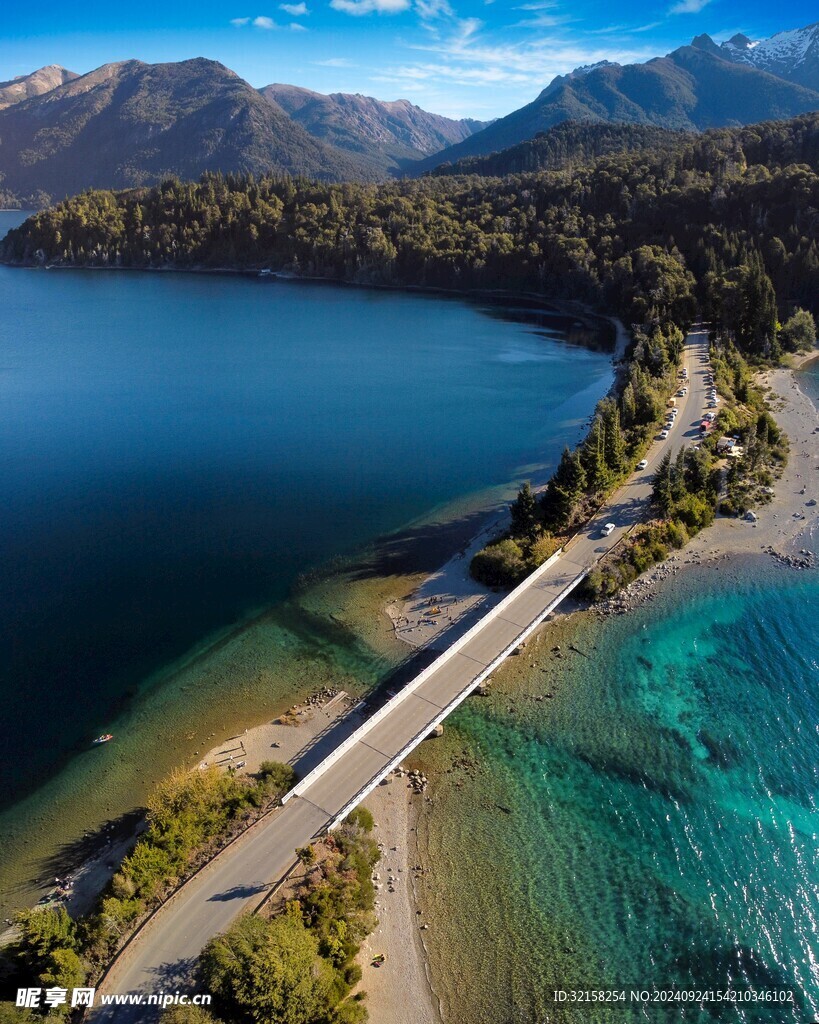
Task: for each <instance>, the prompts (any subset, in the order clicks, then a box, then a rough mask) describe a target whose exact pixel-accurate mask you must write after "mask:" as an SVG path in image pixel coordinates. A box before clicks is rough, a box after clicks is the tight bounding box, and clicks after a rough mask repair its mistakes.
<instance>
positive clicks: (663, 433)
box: [660, 430, 668, 441]
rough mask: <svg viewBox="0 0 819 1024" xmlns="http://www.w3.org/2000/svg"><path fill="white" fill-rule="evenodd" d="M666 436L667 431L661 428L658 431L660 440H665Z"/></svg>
mask: <svg viewBox="0 0 819 1024" xmlns="http://www.w3.org/2000/svg"><path fill="white" fill-rule="evenodd" d="M667 437H668V431H667V430H661V431H660V440H661V441H665V439H666V438H667Z"/></svg>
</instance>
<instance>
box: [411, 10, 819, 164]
mask: <svg viewBox="0 0 819 1024" xmlns="http://www.w3.org/2000/svg"><path fill="white" fill-rule="evenodd" d="M745 40H746V37H744V36H743V37H738V36H734V37H733V38H732V39H731V40H729V41H728V42H727V43H724V44H723V45H722V46H719V45H717V44H716V43H715V42H714V40H713V39H711V37H710V36H707V35H700V36H697V37H696V38H695V39H694V40H693V41H692V43H691V45H690V46H681V47H680V48H679V49H677V50H674V51H672V52H671V53H669V54H668V55H667V56H665V57H655V58H654V59H653V60H649V61H647V62H646V63H645V64H626V65H620V64H613V63H611V62H609V61H604V62H602V63H601V64H598V65H593V66H591V67H585V68H578V69H577V70H576V71H573V72H572V73H571V74H568V75H559V76H558V77H557V78H555V79H554V80H553V81H552V82H551V83H550V84H549V85H548V86H547V87H546V88H545V89H544V90H543V92H541V94H540V95H539V96H538V97H537V98H536V99H535V100H533V101H532V102H531V103H529V104H527V105H526V106H525V107H521V108H520V109H519V110H515V111H513V112H512V113H511V114H508V115H507V116H506V117H502V118H499V119H498V120H497V121H495V122H494V123H493V124H491V125H489V127H487V128H485V129H484V130H483V131H481V132H478V133H477V134H475V135H473V136H471V137H470V138H468V139H466V140H464V141H463V142H460V143H458V144H457V145H455V146H451V147H449V148H448V149H446V150H444V151H442V152H441V153H439V154H437V155H436V156H435V157H433V158H432V159H427V160H425V161H423V162H422V163H421V164H420V165H418V170H421V171H428V170H432V169H433V168H434V167H436V166H438V165H440V164H442V163H454V162H455V161H457V160H462V159H463V158H465V157H475V156H485V155H487V154H489V153H494V152H497V151H499V150H503V149H506V148H508V147H510V146H516V145H518V144H519V143H521V142H524V141H526V140H527V139H531V138H534V136H535V135H537V134H538V132H543V131H545V130H546V129H548V128H551V127H552V126H553V125H556V124H559V123H560V122H561V121H568V120H573V121H588V122H609V123H617V122H627V123H634V124H652V125H656V126H657V127H660V128H670V129H674V130H676V131H703V130H705V129H707V128H719V127H725V126H736V125H742V124H752V123H754V122H755V121H767V120H776V119H779V118H788V117H794V116H796V115H797V114H803V113H806V112H808V111H812V110H819V89H815V88H812V87H811V86H810V85H807V84H803V83H806V82H812V81H816V80H817V79H819V23H816V24H814V25H809V26H807V27H806V28H804V29H800V30H798V31H794V32H782V33H779V34H778V35H776V36H773V37H772V38H771V39H768V40H765V41H764V42H761V43H757V44H753V43H751V42H750V41H747V43H746V42H745ZM757 55H758V56H757ZM797 58H798V59H797Z"/></svg>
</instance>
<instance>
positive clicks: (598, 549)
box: [93, 331, 708, 1024]
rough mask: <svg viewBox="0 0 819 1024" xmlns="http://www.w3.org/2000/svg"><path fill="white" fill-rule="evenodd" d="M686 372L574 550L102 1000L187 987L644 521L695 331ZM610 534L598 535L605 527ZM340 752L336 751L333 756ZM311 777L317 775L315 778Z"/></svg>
mask: <svg viewBox="0 0 819 1024" xmlns="http://www.w3.org/2000/svg"><path fill="white" fill-rule="evenodd" d="M684 365H685V366H687V368H688V370H689V375H690V379H689V382H688V387H689V391H688V395H687V396H686V397H685V398H683V399H678V408H679V414H678V416H677V422H676V423H675V426H674V428H673V430H672V431H671V434H670V436H669V438H668V439H667V440H666V441H659V440H657V441H655V442H654V443H653V444H652V446H651V449H650V451H649V453H648V455H647V459H648V466H647V467H646V468H645V469H644V470H641V471H635V473H634V474H633V475H632V476H631V478H630V479H629V480H628V482H627V483H626V484H625V485H624V486H623V487H622V488H620V490H619V491H618V492H617V493H616V494H615V495H613V496H612V500H611V501H610V502H609V504H608V505H607V506H606V507H605V508H604V509H603V510H602V511H601V512H600V513H599V514H598V515H597V516H595V518H594V519H593V520H592V521H591V522H590V523H589V524H588V526H587V527H586V529H585V530H584V531H583V532H582V533H581V534H579V535H578V536H577V537H576V538H575V539H573V540H572V542H571V543H570V544H569V545H567V550H566V552H565V554H563V555H561V557H560V558H559V559H558V560H557V561H556V562H555V563H554V564H553V565H551V566H550V567H549V569H548V570H547V571H546V572H545V573H544V574H543V575H542V576H541V577H540V578H538V579H536V580H535V581H533V582H531V583H530V584H528V585H527V586H525V587H523V588H521V591H520V593H519V594H518V595H517V596H516V597H515V599H514V600H513V601H512V602H511V603H509V604H508V605H506V606H505V607H504V608H503V610H502V614H498V615H496V616H495V617H494V618H493V617H492V616H491V614H490V615H488V616H487V618H486V620H483V621H484V622H485V624H484V626H482V627H481V628H480V629H479V630H477V631H476V632H475V633H474V634H473V635H472V636H471V637H470V639H469V641H468V642H467V643H466V644H465V645H464V646H463V647H461V648H460V650H458V652H457V653H456V654H454V655H452V656H451V657H449V658H448V660H445V661H443V662H442V663H441V665H440V667H439V668H437V669H435V670H434V671H433V672H432V673H431V674H430V675H429V676H428V677H427V678H426V679H425V680H424V682H423V683H422V684H421V685H419V686H418V687H417V688H416V689H415V690H414V691H413V692H412V694H411V695H410V696H408V697H406V696H405V697H404V699H402V700H401V701H400V702H399V703H397V704H396V706H395V708H394V709H392V710H391V711H390V712H389V713H388V714H387V715H386V716H385V717H383V718H381V719H380V720H379V721H378V722H377V723H376V724H374V725H372V724H368V723H365V724H364V726H362V728H361V729H360V730H359V731H358V732H357V733H355V734H354V736H355V737H356V738H355V740H354V742H352V743H350V744H348V747H347V748H346V749H345V751H344V753H343V754H342V755H341V756H340V757H338V759H337V760H335V762H334V763H333V764H332V766H331V767H329V768H328V769H327V770H326V771H324V772H323V773H320V774H318V775H317V777H316V778H315V780H314V781H312V782H310V783H309V785H308V786H307V788H306V789H305V790H304V792H303V793H301V794H300V795H299V796H297V797H295V798H293V799H291V800H289V801H288V802H287V803H286V804H285V805H284V806H283V807H281V808H280V809H278V810H276V811H274V812H273V813H272V814H271V815H269V816H268V817H266V818H264V819H263V820H262V821H260V822H257V823H256V824H255V825H254V826H253V827H252V828H250V829H249V830H248V831H247V832H246V833H245V834H244V835H243V836H241V837H240V838H239V839H238V840H237V841H236V842H235V843H234V844H232V845H231V846H229V847H228V848H227V849H226V850H224V851H223V852H222V853H221V854H220V855H219V856H218V857H216V858H215V859H214V860H213V861H212V862H211V864H209V865H208V866H207V867H206V868H205V869H204V870H203V871H202V872H200V874H198V875H197V876H195V877H194V878H193V879H192V880H191V881H190V882H188V884H187V885H185V886H184V887H183V888H182V889H181V890H180V892H179V893H178V894H177V895H176V896H174V897H173V898H172V900H171V901H170V902H169V903H168V904H167V905H166V906H165V907H163V908H162V909H161V910H160V911H159V913H158V914H156V915H155V916H154V917H153V918H152V919H151V920H150V921H149V922H148V923H147V925H146V926H145V927H144V928H143V930H142V931H141V932H140V933H138V935H137V936H136V938H135V939H134V940H133V941H132V942H131V944H130V945H129V947H128V948H127V949H126V950H125V952H124V953H123V954H122V955H121V956H120V958H119V959H118V960H117V962H116V963H115V964H114V966H113V967H112V969H111V971H110V972H109V974H108V975H107V977H106V978H105V979H104V981H103V984H102V986H101V988H100V990H99V992H98V995H97V1003H98V1004H99V999H100V993H103V994H110V993H120V994H122V993H151V992H170V993H173V992H175V991H177V990H178V991H182V992H190V991H191V984H190V980H189V976H190V970H191V966H192V965H193V963H194V962H195V960H196V957H197V955H198V954H199V952H200V950H201V949H202V947H203V946H204V945H205V944H206V942H207V941H208V940H209V939H210V938H211V937H212V936H214V935H216V934H218V933H219V932H222V931H224V930H225V929H226V928H227V927H228V926H229V924H230V922H231V921H232V920H233V919H234V918H235V917H236V916H237V915H238V914H239V913H240V912H242V911H244V910H249V909H253V908H255V907H256V906H257V905H258V904H259V903H260V902H261V901H262V900H263V898H264V896H265V894H266V893H267V892H269V890H270V888H271V886H272V885H273V884H275V883H276V882H277V881H278V880H279V879H280V878H281V877H283V876H284V875H285V874H286V873H287V871H288V870H289V869H290V867H291V866H292V864H293V863H294V861H295V853H294V851H295V849H296V847H300V846H306V845H307V844H308V843H310V842H311V841H312V840H314V839H315V838H317V837H318V836H320V835H321V834H322V833H324V832H325V831H326V829H327V828H328V827H329V825H330V824H331V823H332V822H333V821H334V819H335V818H336V817H337V816H338V815H339V813H340V812H341V811H343V810H344V809H345V808H346V807H347V806H348V804H349V803H350V802H351V801H353V800H355V799H356V797H357V795H358V794H360V793H361V792H362V790H364V789H365V788H366V787H367V786H368V785H369V786H371V785H372V784H373V782H374V781H377V780H378V779H379V778H380V777H381V776H382V775H383V774H384V773H385V772H386V771H387V770H388V769H389V767H390V765H391V762H392V761H393V760H394V758H395V757H396V756H397V755H399V754H401V753H402V751H404V752H405V751H406V746H407V744H408V743H409V742H411V741H412V740H413V738H414V737H417V736H420V737H423V736H424V735H426V733H427V732H428V731H429V727H431V724H432V723H433V722H434V721H435V720H436V717H438V716H440V714H441V712H442V711H443V709H445V708H446V707H447V706H448V705H449V703H450V702H451V701H452V700H454V699H457V697H458V695H459V694H462V693H463V692H464V690H467V689H468V688H469V686H470V684H472V683H473V681H474V680H475V679H476V677H477V676H478V675H479V674H480V673H481V671H482V670H484V669H485V668H486V667H487V666H489V665H490V663H492V662H493V661H494V660H495V659H496V658H497V657H498V655H499V654H501V652H503V651H504V650H505V649H506V648H507V647H508V646H509V644H511V643H514V641H515V639H516V637H519V636H520V634H521V631H522V630H523V629H525V628H526V627H528V626H529V625H530V624H531V623H532V622H533V621H535V620H536V619H537V618H538V617H540V616H541V615H542V613H543V610H544V609H545V608H547V607H548V606H549V605H550V604H553V603H554V601H555V600H558V599H559V598H560V595H561V593H562V592H563V591H564V590H565V588H566V587H567V585H569V584H570V583H572V582H573V581H574V580H576V579H577V577H578V576H579V575H580V574H582V573H584V572H585V571H587V570H588V569H589V568H590V567H592V566H593V565H594V564H595V563H596V562H597V561H599V560H600V558H601V557H602V556H603V555H604V554H605V553H606V552H607V551H609V550H611V548H613V547H614V545H615V544H617V543H618V542H619V541H620V540H621V539H622V537H623V536H624V534H625V533H626V532H627V531H628V529H629V528H630V527H632V526H633V525H635V524H636V523H637V522H639V521H640V520H641V519H642V518H644V516H645V506H646V502H647V501H648V499H649V498H650V496H651V490H652V482H651V481H652V476H653V472H654V470H655V469H656V466H657V463H658V462H659V460H660V459H661V458H662V456H663V455H664V454H665V452H666V451H668V450H669V449H670V450H671V451H672V453H676V452H677V451H678V450H679V448H680V447H681V446H682V445H683V444H690V443H691V442H692V441H694V440H695V439H696V437H697V436H698V435H699V424H700V422H701V418H702V415H703V412H704V411H705V402H706V392H707V389H706V386H705V383H704V380H703V378H704V375H705V373H706V371H707V368H708V339H707V335H706V333H705V332H697V331H695V332H693V333H692V334H690V335H689V336H688V338H687V339H686V347H685V355H684ZM608 522H613V523H614V524H615V530H614V532H613V533H612V534H611V535H610V536H608V537H602V536H601V529H602V527H603V525H604V524H605V523H608ZM331 756H332V755H331ZM310 778H313V776H312V775H311V776H310ZM156 1012H157V1011H156V1009H155V1008H150V1009H149V1008H148V1007H146V1006H144V1005H143V1006H133V1005H132V1006H124V1005H120V1006H108V1007H99V1005H98V1008H97V1009H95V1010H94V1012H93V1019H94V1021H95V1022H96V1021H108V1020H111V1021H116V1022H117V1024H120V1022H123V1024H125V1022H130V1021H140V1022H141V1021H146V1020H151V1019H153V1018H154V1017H155V1016H156Z"/></svg>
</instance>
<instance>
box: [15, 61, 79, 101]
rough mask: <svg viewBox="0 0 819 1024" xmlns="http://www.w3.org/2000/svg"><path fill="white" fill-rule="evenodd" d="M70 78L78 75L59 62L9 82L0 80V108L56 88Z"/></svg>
mask: <svg viewBox="0 0 819 1024" xmlns="http://www.w3.org/2000/svg"><path fill="white" fill-rule="evenodd" d="M72 78H79V75H77V74H75V73H74V72H73V71H67V70H66V69H65V68H62V67H60V65H59V64H49V65H47V67H44V68H39V70H37V71H34V72H33V73H32V74H30V75H20V76H19V77H18V78H12V80H11V81H10V82H0V110H5V108H6V107H10V106H12V105H13V104H14V103H19V102H20V101H21V100H27V99H30V98H31V97H32V96H42V95H43V93H45V92H51V90H52V89H56V88H57V86H58V85H63V84H64V83H65V82H70V81H71V79H72Z"/></svg>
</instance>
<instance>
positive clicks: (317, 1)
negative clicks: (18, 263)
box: [0, 0, 817, 118]
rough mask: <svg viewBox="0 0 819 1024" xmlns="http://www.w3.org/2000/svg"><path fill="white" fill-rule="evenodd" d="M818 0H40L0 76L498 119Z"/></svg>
mask: <svg viewBox="0 0 819 1024" xmlns="http://www.w3.org/2000/svg"><path fill="white" fill-rule="evenodd" d="M816 17H817V12H816V6H815V0H790V2H789V3H788V4H776V5H774V4H770V3H767V2H762V0H664V2H658V0H631V2H627V3H617V4H615V3H608V2H600V0H571V2H569V0H286V2H279V0H277V2H271V3H268V2H267V0H218V2H215V0H172V2H171V3H168V2H164V3H152V2H143V3H135V2H133V0H125V2H121V3H114V4H112V3H110V2H109V0H105V2H103V0H79V2H74V3H66V2H65V0H39V2H38V3H31V4H25V3H23V4H21V3H14V4H9V5H8V6H7V8H6V11H5V12H4V14H3V18H2V22H1V23H0V80H5V79H9V78H13V77H15V76H16V75H21V74H25V73H27V72H29V71H33V70H34V69H35V68H37V67H41V66H42V65H43V64H52V63H56V64H62V65H64V66H65V67H68V68H71V69H72V70H73V71H77V72H80V73H84V72H86V71H90V70H92V69H93V68H95V67H98V66H99V65H100V64H104V63H107V62H108V61H116V60H125V59H128V58H131V57H136V58H138V59H140V60H144V61H149V62H156V61H171V60H181V59H184V58H186V57H196V56H205V57H211V58H213V59H215V60H220V61H222V63H224V64H227V65H228V67H231V68H233V70H234V71H237V72H238V73H239V74H240V75H242V76H243V77H244V78H246V79H247V80H248V81H249V82H250V83H251V84H252V85H254V86H262V85H266V84H268V83H270V82H290V83H293V84H296V85H303V86H306V87H307V88H311V89H315V90H317V91H319V92H336V91H340V92H362V93H365V94H367V95H370V96H377V97H379V98H380V99H396V98H398V97H399V96H401V97H406V98H408V99H410V100H412V101H413V102H415V103H417V104H419V106H422V107H425V108H426V109H428V110H434V111H436V112H439V113H444V114H449V115H450V116H457V117H463V116H473V117H478V118H489V117H496V116H498V115H502V114H506V113H508V112H509V111H510V110H513V109H515V108H516V107H519V106H521V105H522V104H524V103H527V102H529V101H530V100H531V99H533V98H534V97H535V96H536V95H537V93H538V92H540V90H541V89H542V88H544V86H546V85H547V84H548V83H549V82H550V81H551V79H552V78H553V77H554V76H555V75H558V74H563V73H565V72H567V71H570V70H572V68H574V67H577V66H578V65H581V64H588V63H592V62H595V61H598V60H602V59H604V58H606V59H609V60H617V61H620V62H627V61H640V60H646V59H648V58H649V57H652V56H656V55H658V54H663V53H667V52H668V51H669V50H671V49H673V48H674V47H676V46H679V45H680V44H682V43H686V42H689V41H690V40H691V37H692V36H693V35H695V34H697V33H699V32H708V33H710V34H711V35H713V36H715V37H716V38H717V39H724V38H727V37H728V36H729V35H732V34H733V33H734V32H737V31H743V32H745V33H747V34H748V35H750V36H751V37H752V38H763V37H765V36H769V35H772V34H773V33H774V32H777V31H780V30H782V29H786V28H796V27H800V26H802V25H806V24H809V23H810V22H811V21H814V20H816Z"/></svg>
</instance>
